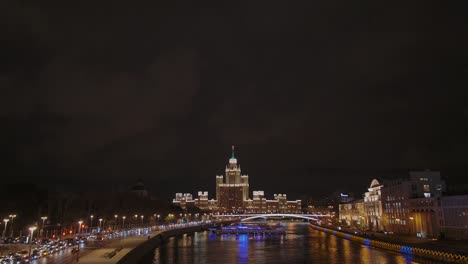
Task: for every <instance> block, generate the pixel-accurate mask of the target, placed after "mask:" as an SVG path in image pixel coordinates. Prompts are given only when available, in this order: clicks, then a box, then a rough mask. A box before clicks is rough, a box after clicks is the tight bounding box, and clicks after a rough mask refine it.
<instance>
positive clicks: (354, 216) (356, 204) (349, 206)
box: [339, 199, 366, 228]
mask: <svg viewBox="0 0 468 264" xmlns="http://www.w3.org/2000/svg"><path fill="white" fill-rule="evenodd" d="M364 215H365V210H364V199H360V200H355V201H352V202H348V203H341V204H339V222H340V223H341V224H343V225H346V226H349V227H358V228H366V219H365V217H364Z"/></svg>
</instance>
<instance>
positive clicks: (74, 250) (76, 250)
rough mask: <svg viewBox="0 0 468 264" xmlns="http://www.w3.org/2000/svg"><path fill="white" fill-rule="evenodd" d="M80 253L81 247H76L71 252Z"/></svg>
mask: <svg viewBox="0 0 468 264" xmlns="http://www.w3.org/2000/svg"><path fill="white" fill-rule="evenodd" d="M78 251H80V248H79V246H74V247H73V248H72V251H71V252H72V253H76V252H78Z"/></svg>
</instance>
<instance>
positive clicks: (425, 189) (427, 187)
mask: <svg viewBox="0 0 468 264" xmlns="http://www.w3.org/2000/svg"><path fill="white" fill-rule="evenodd" d="M430 190H431V189H430V186H429V184H424V185H423V191H424V192H430Z"/></svg>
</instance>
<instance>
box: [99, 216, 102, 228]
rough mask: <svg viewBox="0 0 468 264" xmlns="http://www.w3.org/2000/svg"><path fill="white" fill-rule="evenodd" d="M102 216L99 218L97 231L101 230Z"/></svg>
mask: <svg viewBox="0 0 468 264" xmlns="http://www.w3.org/2000/svg"><path fill="white" fill-rule="evenodd" d="M101 223H102V218H99V231H101Z"/></svg>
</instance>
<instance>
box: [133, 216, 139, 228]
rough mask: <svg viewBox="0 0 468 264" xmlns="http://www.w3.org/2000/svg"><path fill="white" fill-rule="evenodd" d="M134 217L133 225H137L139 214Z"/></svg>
mask: <svg viewBox="0 0 468 264" xmlns="http://www.w3.org/2000/svg"><path fill="white" fill-rule="evenodd" d="M134 217H135V223H134V224H133V225H134V226H136V225H137V223H138V222H137V221H138V215H137V214H136V215H134Z"/></svg>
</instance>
